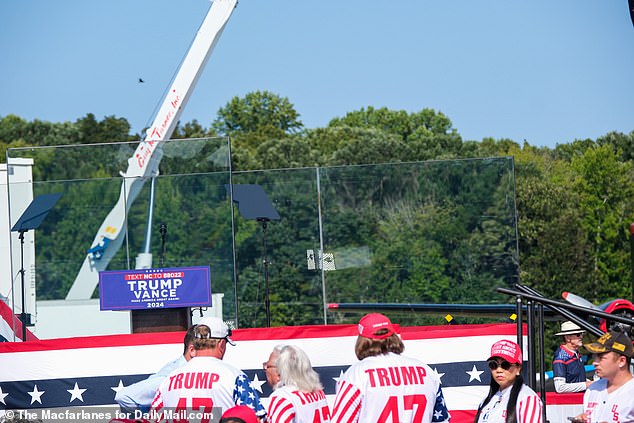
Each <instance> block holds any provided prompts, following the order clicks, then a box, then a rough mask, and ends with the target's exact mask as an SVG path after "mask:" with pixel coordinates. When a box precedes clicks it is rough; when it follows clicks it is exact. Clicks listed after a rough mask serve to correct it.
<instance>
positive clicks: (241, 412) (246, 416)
mask: <svg viewBox="0 0 634 423" xmlns="http://www.w3.org/2000/svg"><path fill="white" fill-rule="evenodd" d="M228 418H234V419H240V420H242V421H243V422H244V423H258V416H256V415H255V411H253V408H251V407H247V406H246V405H236V406H235V407H231V408H228V409H227V411H225V412H224V413H222V417H221V419H228Z"/></svg>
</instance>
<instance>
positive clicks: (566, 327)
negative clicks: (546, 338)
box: [555, 322, 585, 335]
mask: <svg viewBox="0 0 634 423" xmlns="http://www.w3.org/2000/svg"><path fill="white" fill-rule="evenodd" d="M584 332H585V330H583V329H581V328H580V327H579V326H578V325H576V324H575V323H573V322H563V323H562V324H561V332H558V333H556V334H555V335H572V334H574V333H584Z"/></svg>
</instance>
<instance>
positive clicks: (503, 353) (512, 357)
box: [487, 339, 522, 364]
mask: <svg viewBox="0 0 634 423" xmlns="http://www.w3.org/2000/svg"><path fill="white" fill-rule="evenodd" d="M495 357H499V358H503V359H504V360H506V361H508V362H509V363H511V364H522V350H521V349H520V346H519V345H517V344H516V343H515V342H513V341H509V340H508V339H502V340H501V341H498V342H496V343H495V344H493V346H492V347H491V357H489V358H488V359H487V360H491V359H492V358H495Z"/></svg>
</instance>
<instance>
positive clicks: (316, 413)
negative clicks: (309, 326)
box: [267, 345, 330, 423]
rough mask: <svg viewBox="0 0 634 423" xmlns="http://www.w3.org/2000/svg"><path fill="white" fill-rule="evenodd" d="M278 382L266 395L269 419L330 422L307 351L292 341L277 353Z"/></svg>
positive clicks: (286, 422)
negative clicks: (273, 390) (271, 391)
mask: <svg viewBox="0 0 634 423" xmlns="http://www.w3.org/2000/svg"><path fill="white" fill-rule="evenodd" d="M275 363H276V366H277V371H278V375H279V376H278V379H279V381H278V383H277V385H276V389H275V392H273V394H272V395H271V396H270V397H269V406H268V416H267V417H268V420H267V422H268V423H313V422H320V423H329V422H330V407H329V405H328V400H327V399H326V394H325V393H324V387H323V386H322V384H321V382H320V380H319V374H317V372H316V371H315V370H313V367H312V365H311V363H310V359H309V358H308V355H307V354H306V353H305V352H304V351H303V350H302V349H301V348H299V347H297V346H294V345H286V346H284V347H283V348H282V349H281V350H280V352H279V354H278V357H277V360H276V362H275Z"/></svg>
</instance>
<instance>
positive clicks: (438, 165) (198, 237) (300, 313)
mask: <svg viewBox="0 0 634 423" xmlns="http://www.w3.org/2000/svg"><path fill="white" fill-rule="evenodd" d="M129 130H130V127H129V125H128V123H127V121H126V120H125V119H122V118H116V117H114V116H109V117H106V118H104V119H103V120H101V121H100V120H98V119H96V118H95V116H94V115H92V114H87V115H86V116H85V117H83V118H80V119H78V120H77V121H75V122H73V123H70V122H65V123H50V122H43V121H39V120H34V121H26V120H24V119H21V118H19V117H17V116H13V115H8V116H5V117H0V153H3V152H4V151H5V150H6V149H7V148H15V147H22V146H59V145H69V144H71V145H72V144H75V145H79V144H86V143H100V144H104V149H103V150H96V149H93V148H92V147H90V148H84V147H81V148H75V149H66V148H64V149H55V150H53V149H46V148H45V149H35V150H34V152H33V153H32V154H33V156H34V157H35V159H36V162H37V166H36V169H35V174H34V176H35V179H36V181H48V185H47V186H46V188H44V187H43V186H40V185H38V188H37V189H38V190H41V191H46V190H48V191H50V192H56V190H63V191H64V197H63V199H62V200H61V201H62V203H61V204H62V205H63V207H60V208H59V210H57V209H56V210H54V211H53V212H52V215H51V216H52V217H51V218H50V222H49V220H48V219H47V222H45V227H44V228H43V230H42V231H41V232H42V233H50V234H51V235H53V234H54V236H49V237H47V236H40V234H38V241H37V242H38V248H37V252H38V257H37V263H38V267H39V270H40V274H38V278H40V279H38V296H39V297H40V298H61V297H63V295H64V293H65V291H66V290H67V289H68V286H69V285H70V283H72V280H71V278H72V277H73V276H74V275H75V274H76V272H77V269H78V263H76V262H73V261H69V260H68V256H71V255H72V256H73V257H75V256H78V257H83V255H84V254H85V249H86V248H87V245H90V243H91V242H92V237H93V236H94V234H95V231H96V229H97V228H98V226H99V224H100V223H101V221H103V218H104V217H105V214H107V212H108V211H109V210H110V207H111V206H112V204H114V202H115V201H116V198H117V196H118V194H119V191H120V184H121V180H120V177H119V175H118V172H119V171H121V170H124V169H125V167H126V164H127V163H126V161H127V159H128V157H130V156H131V154H132V152H133V146H131V145H123V144H121V145H117V144H116V142H118V141H126V140H138V139H139V138H140V137H139V136H138V135H134V136H131V135H129ZM216 134H222V135H228V136H230V137H231V141H232V142H231V159H232V161H233V163H232V164H233V170H234V171H236V172H235V173H234V175H233V178H234V180H233V182H234V183H257V184H260V185H262V186H263V187H264V188H265V191H266V192H267V193H268V195H269V197H270V198H271V199H272V201H273V204H274V206H275V207H276V209H277V210H278V212H279V213H280V216H281V217H282V218H281V219H280V221H274V222H270V223H269V225H268V232H267V240H268V247H269V260H270V266H269V272H270V281H269V282H270V284H271V286H270V288H271V292H272V296H271V303H272V306H271V309H272V322H273V324H274V325H283V324H301V323H319V322H320V321H321V319H322V313H323V310H322V307H323V302H324V301H327V302H330V301H348V302H350V301H351V302H371V301H395V302H396V301H398V302H459V303H462V302H506V301H509V300H510V299H509V298H507V297H505V296H503V295H499V294H497V293H496V292H495V288H496V287H497V286H504V285H510V284H512V283H514V282H517V280H518V277H519V281H520V282H522V283H524V284H528V285H530V286H532V287H533V288H534V289H536V290H538V291H540V292H542V293H543V294H545V295H547V296H548V297H551V298H559V296H560V295H561V292H562V291H571V292H574V293H576V294H578V295H581V296H583V297H585V298H587V299H589V300H590V301H593V302H595V303H597V304H598V303H601V302H603V301H605V300H608V299H610V298H612V297H625V298H629V295H630V289H631V288H630V275H631V273H630V272H631V269H630V268H629V254H630V251H629V245H628V228H629V224H630V223H631V222H632V221H633V220H634V212H633V210H634V204H632V202H633V201H634V195H633V194H634V192H632V191H633V190H634V184H633V183H632V182H633V178H634V170H633V169H632V166H633V165H632V160H633V157H634V147H633V146H634V132H630V133H629V134H622V133H618V132H611V133H608V134H606V135H605V136H603V137H600V138H598V139H597V140H591V139H585V140H574V141H572V142H570V143H567V144H560V145H558V146H557V147H555V148H553V149H550V148H536V147H533V146H530V145H529V144H528V143H526V142H524V144H523V145H520V144H518V143H516V142H515V141H513V140H509V139H499V140H496V139H493V138H485V139H483V140H481V141H463V140H462V138H461V136H460V134H459V133H458V131H457V130H456V129H455V128H453V125H452V122H451V120H450V119H449V118H448V117H447V116H446V115H444V114H443V113H441V112H437V111H434V110H433V109H429V108H425V109H422V110H420V111H418V112H413V113H410V112H406V111H403V110H390V109H387V108H374V107H365V108H362V109H360V110H355V111H351V112H349V113H347V114H345V115H344V116H343V117H337V118H333V119H332V120H331V121H330V122H329V124H328V125H327V126H326V127H323V128H313V129H305V128H304V126H303V124H302V122H301V120H300V115H299V113H298V112H297V111H296V110H295V108H294V106H293V104H292V103H291V102H290V101H289V100H288V99H287V98H284V97H280V96H278V95H276V94H273V93H270V92H268V91H256V92H252V93H248V94H246V95H245V96H244V97H234V98H233V99H232V100H230V101H229V102H228V103H227V104H226V105H225V106H224V107H222V108H221V109H220V110H219V111H218V114H217V117H216V119H215V120H214V121H213V123H212V125H211V128H209V129H207V128H204V127H203V126H202V125H201V124H200V123H198V122H197V121H192V122H188V123H185V124H184V125H182V126H179V127H178V128H177V129H176V131H175V133H174V136H173V137H174V138H198V137H209V136H213V135H216ZM110 142H115V144H113V145H112V146H106V145H108V144H107V143H110ZM170 148H171V147H169V146H166V147H165V149H164V151H165V155H164V157H163V160H162V162H161V177H160V178H159V187H160V189H159V191H158V192H159V194H158V195H157V199H156V213H157V215H158V216H160V218H161V219H164V220H166V221H168V222H169V227H170V241H169V248H168V250H167V257H166V260H167V262H168V264H170V265H175V266H176V265H178V266H180V265H188V264H201V263H210V264H211V267H212V285H213V286H214V290H219V291H222V292H223V293H225V302H224V305H225V311H226V313H227V314H228V315H230V314H231V313H233V312H234V311H235V310H234V306H235V305H236V304H237V306H238V307H239V319H240V325H241V326H262V325H263V324H264V317H265V316H264V314H263V305H264V296H263V293H264V280H263V261H262V241H263V239H262V228H261V226H260V225H259V223H258V222H256V221H249V220H245V219H243V218H242V217H241V216H240V215H239V214H236V215H235V216H234V217H235V222H234V225H235V240H233V239H231V229H230V228H231V223H232V222H231V214H230V213H229V211H230V210H231V205H230V204H228V203H227V194H226V191H225V189H224V185H225V184H226V183H227V178H228V176H227V173H226V172H225V171H224V170H223V169H224V168H223V166H226V164H227V163H226V160H227V157H228V150H227V149H222V148H218V146H212V145H211V144H206V145H204V146H199V145H198V144H195V143H188V144H187V145H186V146H184V147H182V148H183V149H182V150H178V152H175V151H174V150H171V149H170ZM500 156H504V157H513V161H510V160H504V159H489V158H494V157H500ZM194 158H195V160H194ZM464 158H470V159H474V158H482V159H479V160H468V161H467V160H461V159H464ZM441 159H454V160H452V161H437V160H441ZM0 160H4V155H2V157H1V158H0ZM395 163H399V165H398V166H397V165H394V164H395ZM509 163H510V164H511V165H513V164H514V166H515V168H513V167H511V166H509ZM262 169H268V170H269V171H267V172H264V171H262ZM247 170H259V171H258V172H251V173H246V172H243V171H247ZM188 174H194V175H195V176H188ZM318 177H319V178H318ZM317 180H319V183H320V187H321V188H320V189H321V197H320V199H319V201H318V200H317V198H318V196H317ZM71 181H72V182H71ZM82 181H83V182H82ZM513 187H515V189H516V191H515V192H513ZM148 196H149V192H148V187H147V186H146V187H145V188H144V189H143V191H142V194H141V196H140V197H139V200H137V203H135V205H134V206H133V208H132V210H130V215H129V222H130V230H129V239H128V242H129V248H130V251H131V254H132V255H133V254H134V252H135V251H138V250H139V248H140V246H141V244H142V243H143V238H144V232H145V228H144V222H145V220H146V218H147V210H146V208H147V207H146V204H147V198H148ZM515 201H516V202H515ZM515 210H517V234H515V232H514V229H515V226H514V224H515ZM234 211H235V210H234ZM236 213H237V212H236ZM320 213H321V215H322V219H323V222H322V223H323V225H322V226H321V227H320V226H319V224H318V221H319V220H318V216H319V214H320ZM53 222H55V223H54V224H53ZM320 232H321V234H322V235H323V241H324V245H323V247H324V249H325V252H326V253H332V254H333V256H334V257H335V263H336V264H337V270H336V271H328V272H324V274H325V277H324V279H323V280H322V276H324V275H322V272H321V271H320V270H319V269H318V268H317V269H311V268H309V266H307V254H309V252H310V251H313V253H314V254H315V255H317V254H318V252H319V249H320V248H321V247H322V246H321V245H320V241H319V239H320ZM227 234H229V235H227ZM234 241H235V247H236V269H235V271H236V272H237V281H238V284H237V286H236V287H235V292H236V293H237V298H236V296H235V294H234V287H233V277H234V275H233V271H234V269H233V257H232V250H231V249H232V247H233V242H234ZM158 242H159V240H158V237H155V238H153V240H152V247H153V250H154V251H156V250H157V248H158ZM518 251H519V256H518ZM127 261H128V259H127V257H126V256H125V252H124V251H123V250H122V251H121V252H120V253H119V254H118V255H117V257H115V260H114V262H113V263H114V264H113V265H114V266H121V267H125V266H127ZM324 281H325V285H322V282H324ZM214 284H215V285H214ZM323 290H325V296H326V298H324V294H323ZM236 299H237V300H238V301H236ZM335 318H338V317H335ZM407 322H408V323H416V320H410V321H407ZM404 323H405V321H404Z"/></svg>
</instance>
